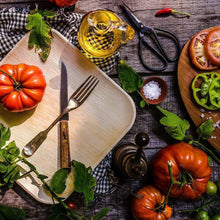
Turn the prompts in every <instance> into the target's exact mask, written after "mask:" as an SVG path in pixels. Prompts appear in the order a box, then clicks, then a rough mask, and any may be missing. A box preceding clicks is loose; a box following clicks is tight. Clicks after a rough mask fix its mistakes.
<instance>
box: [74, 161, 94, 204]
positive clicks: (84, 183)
mask: <svg viewBox="0 0 220 220" xmlns="http://www.w3.org/2000/svg"><path fill="white" fill-rule="evenodd" d="M73 169H74V176H75V182H74V187H75V188H74V189H75V191H76V192H79V193H83V194H84V196H85V200H86V204H87V205H88V202H90V201H92V200H93V199H94V191H93V189H94V187H95V186H96V179H95V177H93V176H92V175H91V172H92V169H91V167H88V168H86V167H85V165H84V164H82V163H80V162H77V161H74V168H73Z"/></svg>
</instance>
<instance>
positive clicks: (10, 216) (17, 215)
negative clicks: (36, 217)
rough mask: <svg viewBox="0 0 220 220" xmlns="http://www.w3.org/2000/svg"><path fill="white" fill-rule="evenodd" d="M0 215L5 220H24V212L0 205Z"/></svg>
mask: <svg viewBox="0 0 220 220" xmlns="http://www.w3.org/2000/svg"><path fill="white" fill-rule="evenodd" d="M0 214H1V215H2V216H3V217H4V218H5V219H7V220H24V219H26V216H25V212H24V211H23V210H22V209H18V208H11V207H9V206H5V205H0Z"/></svg>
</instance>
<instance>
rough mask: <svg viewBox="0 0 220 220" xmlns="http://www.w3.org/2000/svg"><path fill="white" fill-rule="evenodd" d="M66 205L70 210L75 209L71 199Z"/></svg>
mask: <svg viewBox="0 0 220 220" xmlns="http://www.w3.org/2000/svg"><path fill="white" fill-rule="evenodd" d="M67 206H68V207H69V208H70V209H72V210H74V209H75V203H74V202H72V201H70V202H68V203H67Z"/></svg>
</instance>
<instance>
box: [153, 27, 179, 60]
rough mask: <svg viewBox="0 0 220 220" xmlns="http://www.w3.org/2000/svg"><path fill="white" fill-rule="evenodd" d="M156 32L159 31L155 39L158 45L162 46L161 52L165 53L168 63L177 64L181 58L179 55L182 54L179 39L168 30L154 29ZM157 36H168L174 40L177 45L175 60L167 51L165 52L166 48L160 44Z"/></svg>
mask: <svg viewBox="0 0 220 220" xmlns="http://www.w3.org/2000/svg"><path fill="white" fill-rule="evenodd" d="M154 30H156V31H157V32H156V35H155V38H156V40H157V41H158V44H159V45H160V47H161V48H162V51H161V52H162V53H163V56H164V57H165V58H166V59H167V61H168V62H175V61H176V60H177V59H178V58H179V53H180V42H179V39H178V38H177V37H176V36H175V35H174V34H173V33H171V32H170V31H166V30H163V29H159V28H154ZM157 35H163V36H167V37H168V38H170V39H171V40H173V42H174V45H175V49H176V54H175V56H174V57H173V58H170V57H169V56H168V55H167V53H166V51H165V50H164V48H163V47H162V45H161V44H160V41H159V40H158V37H157Z"/></svg>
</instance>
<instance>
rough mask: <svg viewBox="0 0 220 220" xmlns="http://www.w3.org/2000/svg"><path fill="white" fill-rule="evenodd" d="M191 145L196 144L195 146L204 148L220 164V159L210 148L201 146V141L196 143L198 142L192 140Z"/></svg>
mask: <svg viewBox="0 0 220 220" xmlns="http://www.w3.org/2000/svg"><path fill="white" fill-rule="evenodd" d="M190 143H195V144H198V145H200V146H201V147H203V148H204V149H205V150H206V151H208V152H209V154H210V155H211V156H212V157H213V158H214V159H215V160H216V162H218V163H219V164H220V159H219V158H218V157H217V156H216V155H215V154H214V153H213V152H212V151H211V150H210V149H209V148H207V147H206V146H205V145H203V144H201V143H200V142H199V141H196V140H191V141H190Z"/></svg>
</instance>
